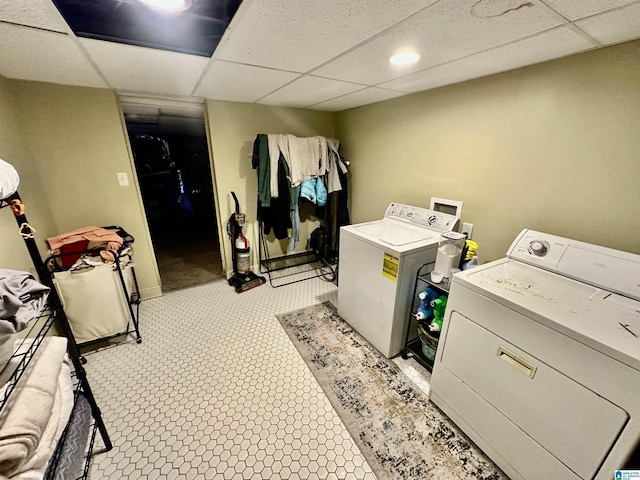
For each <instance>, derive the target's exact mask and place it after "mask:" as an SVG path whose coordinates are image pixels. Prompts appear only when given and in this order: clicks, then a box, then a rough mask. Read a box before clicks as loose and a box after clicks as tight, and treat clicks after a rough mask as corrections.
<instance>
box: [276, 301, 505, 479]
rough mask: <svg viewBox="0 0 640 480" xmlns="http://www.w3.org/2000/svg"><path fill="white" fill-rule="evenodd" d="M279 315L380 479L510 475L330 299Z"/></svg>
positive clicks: (480, 477) (467, 477) (472, 477)
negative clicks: (329, 300) (430, 400)
mask: <svg viewBox="0 0 640 480" xmlns="http://www.w3.org/2000/svg"><path fill="white" fill-rule="evenodd" d="M278 319H279V321H280V323H281V324H282V326H283V328H284V329H285V331H286V332H287V334H288V335H289V337H290V338H291V340H292V341H293V343H294V345H295V346H296V348H297V349H298V351H299V352H300V354H301V355H302V357H303V358H304V360H305V362H306V363H307V365H308V366H309V368H310V370H311V371H312V373H313V375H314V376H315V378H316V379H317V380H318V383H319V384H320V386H321V387H322V389H323V391H324V392H325V393H326V395H327V397H328V398H329V400H330V401H331V403H332V405H333V407H334V408H335V409H336V411H337V412H338V414H339V415H340V418H341V419H342V421H343V422H344V423H345V425H346V427H347V429H348V430H349V433H350V434H351V436H352V437H353V439H354V440H355V442H356V443H357V444H358V447H359V448H360V450H361V451H362V454H363V455H364V457H365V458H366V459H367V462H368V463H369V466H370V467H371V469H372V470H373V472H374V473H375V474H376V476H377V477H378V480H391V479H394V480H395V479H407V480H408V479H412V480H413V479H439V480H443V479H469V480H471V479H474V480H475V479H481V480H506V479H508V477H507V476H506V475H505V474H504V473H502V472H501V471H500V470H499V469H498V468H497V467H496V466H495V465H494V464H493V463H492V462H491V460H489V459H488V458H487V457H486V456H485V455H484V454H483V453H482V452H481V451H480V450H479V449H478V447H476V446H475V444H473V443H472V442H471V441H470V440H469V439H468V438H467V437H466V436H465V435H464V434H463V433H462V432H461V431H460V430H459V429H458V428H457V427H456V426H455V425H454V424H453V423H452V422H451V421H450V420H449V419H448V418H447V417H446V416H445V415H444V414H443V413H442V412H441V411H440V410H439V409H438V408H437V407H435V406H434V405H433V404H432V403H430V402H429V400H428V399H427V396H426V395H425V394H424V393H423V392H422V391H421V390H420V389H418V388H417V387H416V386H415V385H414V384H413V383H412V382H411V381H410V380H409V379H408V378H407V377H406V376H405V375H404V373H402V372H401V371H400V370H399V369H398V367H397V366H396V365H395V364H394V363H393V362H391V361H389V360H388V359H386V358H385V357H384V356H382V355H381V354H380V353H379V352H378V351H377V350H376V349H375V348H374V347H372V346H371V345H370V344H369V343H368V342H367V341H366V340H365V339H364V338H362V337H361V336H360V335H359V334H358V333H357V332H355V331H354V330H353V329H352V328H351V327H350V326H349V325H348V324H347V323H346V322H345V321H344V320H342V318H340V316H339V315H338V313H337V311H336V309H335V307H334V306H333V305H332V304H331V303H329V302H325V303H322V304H319V305H314V306H312V307H308V308H305V309H302V310H297V311H294V312H289V313H285V314H281V315H278Z"/></svg>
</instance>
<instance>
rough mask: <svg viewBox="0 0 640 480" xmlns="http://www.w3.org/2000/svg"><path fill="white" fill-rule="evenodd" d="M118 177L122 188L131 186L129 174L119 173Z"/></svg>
mask: <svg viewBox="0 0 640 480" xmlns="http://www.w3.org/2000/svg"><path fill="white" fill-rule="evenodd" d="M116 176H117V177H118V185H120V186H121V187H128V186H129V177H128V176H127V172H118V173H116Z"/></svg>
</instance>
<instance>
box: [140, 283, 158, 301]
mask: <svg viewBox="0 0 640 480" xmlns="http://www.w3.org/2000/svg"><path fill="white" fill-rule="evenodd" d="M161 296H162V288H161V287H159V286H158V287H152V288H145V289H143V290H140V298H141V299H142V300H149V299H150V298H156V297H161Z"/></svg>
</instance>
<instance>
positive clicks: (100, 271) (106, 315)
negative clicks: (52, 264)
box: [53, 264, 134, 343]
mask: <svg viewBox="0 0 640 480" xmlns="http://www.w3.org/2000/svg"><path fill="white" fill-rule="evenodd" d="M122 274H123V277H124V280H125V286H126V288H127V292H132V291H133V288H134V286H133V276H132V270H131V268H130V267H129V268H124V269H122ZM53 283H54V285H55V287H56V290H57V292H58V295H59V297H60V300H61V302H62V305H63V307H64V311H65V314H66V315H67V319H68V320H69V325H70V326H71V330H72V331H73V334H74V336H75V338H76V341H77V342H78V343H85V342H91V341H94V340H97V339H101V338H106V337H110V336H113V335H118V334H121V333H125V332H127V330H128V329H129V322H130V320H131V316H130V313H129V304H128V303H127V298H126V296H125V295H124V291H123V288H122V283H121V282H120V278H119V276H118V272H117V271H114V269H113V267H112V266H111V265H108V264H101V265H95V266H93V267H91V268H88V269H86V270H78V271H74V270H66V271H62V272H55V273H54V274H53Z"/></svg>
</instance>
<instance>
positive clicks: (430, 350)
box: [418, 322, 438, 361]
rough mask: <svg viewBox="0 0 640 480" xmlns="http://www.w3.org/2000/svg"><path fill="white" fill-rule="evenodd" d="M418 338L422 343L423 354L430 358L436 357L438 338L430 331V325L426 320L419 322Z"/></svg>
mask: <svg viewBox="0 0 640 480" xmlns="http://www.w3.org/2000/svg"><path fill="white" fill-rule="evenodd" d="M418 338H420V342H421V343H422V354H423V355H424V356H425V357H427V358H428V359H429V360H431V361H433V360H434V359H435V358H436V350H437V348H438V338H437V337H434V336H433V335H432V334H431V332H430V331H429V327H427V324H426V323H424V322H420V323H418Z"/></svg>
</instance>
